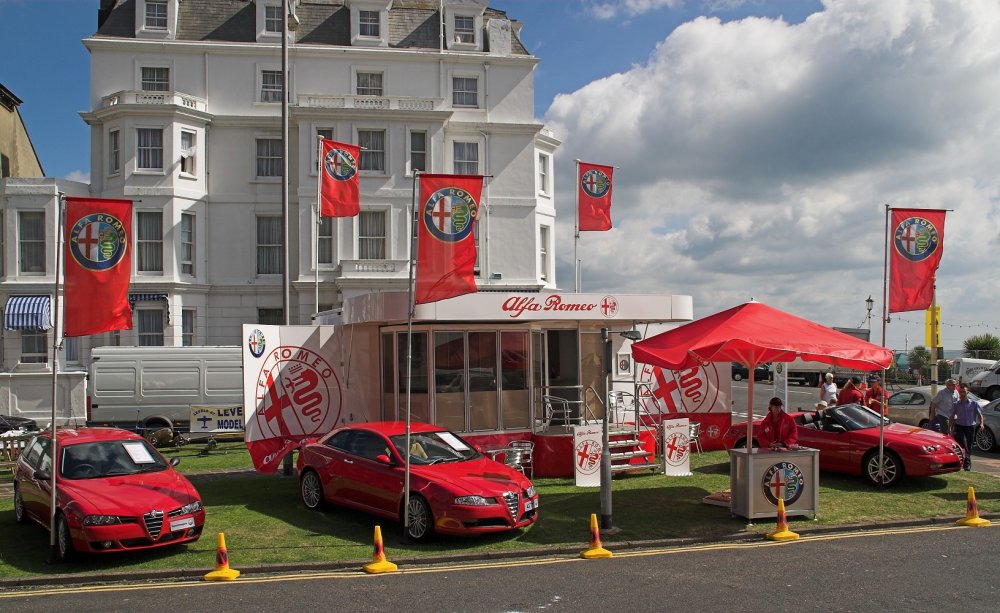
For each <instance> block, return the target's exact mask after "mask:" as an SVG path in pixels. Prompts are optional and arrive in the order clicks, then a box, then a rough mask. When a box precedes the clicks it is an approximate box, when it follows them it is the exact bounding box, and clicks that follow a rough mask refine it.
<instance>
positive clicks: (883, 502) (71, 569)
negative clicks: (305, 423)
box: [0, 443, 1000, 578]
mask: <svg viewBox="0 0 1000 613" xmlns="http://www.w3.org/2000/svg"><path fill="white" fill-rule="evenodd" d="M165 455H167V456H168V457H172V456H175V455H176V456H180V457H181V463H180V465H179V466H178V469H179V470H181V471H183V472H186V473H189V474H192V473H193V474H192V476H191V480H192V482H193V483H194V484H195V486H196V487H197V488H198V490H199V492H201V495H202V497H203V499H204V502H205V505H206V514H207V520H206V525H205V534H204V536H202V538H201V540H200V541H198V542H197V543H194V544H191V545H186V546H179V547H173V548H167V549H165V550H161V551H157V552H147V553H143V552H137V553H129V554H110V555H104V556H90V557H86V558H84V559H82V560H80V561H77V562H75V563H72V564H65V565H57V566H50V565H47V564H45V557H46V553H47V547H48V533H47V532H46V531H45V530H43V529H42V528H40V527H38V526H35V525H32V526H19V525H17V524H16V523H15V522H14V516H13V510H12V507H13V501H12V499H11V497H10V496H7V497H6V498H5V499H3V500H2V501H0V535H2V537H0V538H2V542H3V547H2V548H0V577H7V578H10V577H22V576H29V575H39V574H47V573H54V572H58V573H75V572H80V573H83V572H94V571H110V572H127V571H130V570H134V569H174V568H184V569H204V570H205V571H206V572H207V571H208V570H211V569H212V567H213V564H214V554H215V541H216V539H215V535H216V533H218V532H224V533H225V535H226V544H227V548H228V550H229V557H230V562H231V564H232V566H233V568H236V569H239V568H240V566H241V565H253V564H268V563H288V562H321V561H331V560H347V561H357V563H358V565H359V566H360V565H361V564H363V563H366V562H368V561H370V560H371V549H372V535H373V532H374V526H375V525H376V524H380V525H381V526H382V535H383V537H384V540H385V547H386V552H387V555H388V557H389V559H390V560H392V559H393V558H394V557H410V556H421V555H430V554H440V553H443V552H447V553H454V552H462V553H475V552H490V551H505V550H517V549H524V548H532V547H546V546H552V545H559V544H566V545H570V546H572V545H576V544H578V545H579V546H580V549H581V550H582V549H584V548H585V547H586V544H587V538H588V526H589V518H590V514H591V513H599V512H600V495H599V494H600V492H599V490H598V489H597V488H587V489H583V488H577V487H575V486H574V485H573V483H572V481H571V480H568V479H538V480H536V482H535V483H536V485H537V487H538V490H539V493H540V501H541V510H540V516H539V520H538V522H537V523H536V524H535V525H534V526H532V527H530V528H528V529H526V530H521V531H517V532H513V533H508V534H499V535H487V536H482V537H474V538H443V539H438V540H436V541H434V542H433V543H431V544H428V545H412V544H407V543H404V542H402V540H401V539H400V530H399V526H398V525H397V524H395V523H392V522H387V521H382V520H377V519H375V518H374V517H371V516H369V515H366V514H363V513H357V512H354V511H348V510H345V509H341V508H327V509H326V510H324V511H321V512H315V511H309V510H307V509H306V508H305V507H304V506H303V505H302V503H301V502H300V501H299V495H298V483H297V481H296V479H295V478H294V477H282V476H280V475H258V474H255V473H236V474H224V475H218V474H216V475H210V474H209V475H205V474H198V473H204V472H208V471H213V470H220V469H225V468H238V467H249V466H250V460H249V456H248V455H247V453H246V449H245V447H243V445H242V443H232V444H220V446H219V447H218V448H217V449H215V450H212V451H210V452H207V453H206V452H205V450H204V445H188V446H186V447H183V448H181V449H178V450H174V449H168V450H166V453H165ZM692 470H693V473H694V474H693V476H691V477H667V476H664V475H653V474H642V475H632V476H620V477H616V479H615V481H614V489H613V519H614V524H615V526H616V527H617V528H620V529H621V532H620V533H619V534H618V535H616V536H614V537H611V538H606V539H604V545H605V546H607V547H608V548H610V549H612V550H613V549H614V543H615V542H616V541H637V540H653V539H667V538H677V537H707V538H723V537H728V536H733V535H746V534H748V532H749V533H750V534H754V533H763V532H767V531H769V530H771V529H773V521H772V520H765V519H761V520H758V521H757V524H756V525H755V526H753V527H750V528H748V527H747V521H746V519H744V518H741V517H732V516H731V515H730V514H729V511H728V509H724V508H720V507H715V506H709V505H706V504H704V503H702V498H703V497H704V496H706V495H708V494H711V493H714V492H718V491H721V490H725V489H727V488H728V487H729V460H728V456H727V455H726V453H725V452H721V451H717V452H706V453H704V454H703V455H701V456H697V455H696V456H693V457H692ZM970 485H971V486H973V487H975V488H976V494H977V500H978V502H979V509H980V512H981V513H993V512H1000V480H998V479H997V478H995V477H993V476H991V475H987V474H983V473H977V472H960V473H953V474H950V475H947V476H944V477H929V478H921V479H907V480H905V481H904V482H903V483H901V484H900V486H898V487H894V488H892V489H890V490H885V491H883V490H878V489H875V488H872V487H870V486H868V485H867V484H866V483H865V482H864V481H863V480H862V479H860V478H854V477H843V476H839V475H830V474H823V475H821V478H820V498H819V500H820V502H819V517H818V520H817V521H815V522H814V521H813V520H812V519H811V518H802V517H794V518H789V520H790V523H791V528H792V530H796V529H798V528H804V527H809V526H814V525H820V526H824V525H826V526H829V525H843V524H855V523H869V522H878V521H887V520H904V519H914V518H929V517H941V516H954V515H961V514H963V513H964V511H965V500H966V492H967V489H968V487H969V486H970Z"/></svg>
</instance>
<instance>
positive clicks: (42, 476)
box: [33, 470, 52, 481]
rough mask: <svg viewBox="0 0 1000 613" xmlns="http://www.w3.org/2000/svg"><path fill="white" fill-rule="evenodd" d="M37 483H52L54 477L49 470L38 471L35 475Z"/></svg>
mask: <svg viewBox="0 0 1000 613" xmlns="http://www.w3.org/2000/svg"><path fill="white" fill-rule="evenodd" d="M33 476H34V478H35V481H51V480H52V475H51V474H50V473H49V472H48V471H47V470H36V471H35V474H34V475H33Z"/></svg>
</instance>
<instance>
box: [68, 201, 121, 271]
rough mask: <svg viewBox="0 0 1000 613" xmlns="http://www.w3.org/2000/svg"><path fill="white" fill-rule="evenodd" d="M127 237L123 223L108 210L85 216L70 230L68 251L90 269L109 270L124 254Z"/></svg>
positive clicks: (81, 264) (78, 262)
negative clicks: (108, 212)
mask: <svg viewBox="0 0 1000 613" xmlns="http://www.w3.org/2000/svg"><path fill="white" fill-rule="evenodd" d="M126 249H128V236H127V235H126V234H125V227H124V226H123V225H122V222H121V221H120V220H119V219H118V218H116V217H114V216H113V215H108V214H107V213H91V214H89V215H84V216H83V217H81V218H80V219H78V220H77V221H76V223H75V224H73V227H72V228H71V229H70V233H69V250H70V253H72V254H73V259H74V260H76V262H77V264H79V265H80V266H83V267H84V268H86V269H87V270H94V271H101V270H110V269H112V268H114V267H115V266H117V265H118V262H121V261H122V258H123V257H125V250H126Z"/></svg>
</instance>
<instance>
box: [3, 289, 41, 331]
mask: <svg viewBox="0 0 1000 613" xmlns="http://www.w3.org/2000/svg"><path fill="white" fill-rule="evenodd" d="M50 302H51V301H50V298H49V297H48V296H11V297H10V298H7V304H5V305H4V307H3V327H4V330H21V331H24V332H41V331H43V330H51V329H52V307H51V304H50Z"/></svg>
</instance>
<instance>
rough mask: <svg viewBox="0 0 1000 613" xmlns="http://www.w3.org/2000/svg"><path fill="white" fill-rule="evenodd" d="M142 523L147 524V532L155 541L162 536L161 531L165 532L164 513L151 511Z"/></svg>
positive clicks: (143, 518) (144, 516) (143, 517)
mask: <svg viewBox="0 0 1000 613" xmlns="http://www.w3.org/2000/svg"><path fill="white" fill-rule="evenodd" d="M142 521H143V523H144V524H146V532H148V533H149V536H150V537H152V538H153V539H156V538H158V537H159V536H160V531H161V530H163V511H150V512H149V513H146V514H145V515H143V516H142Z"/></svg>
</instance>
